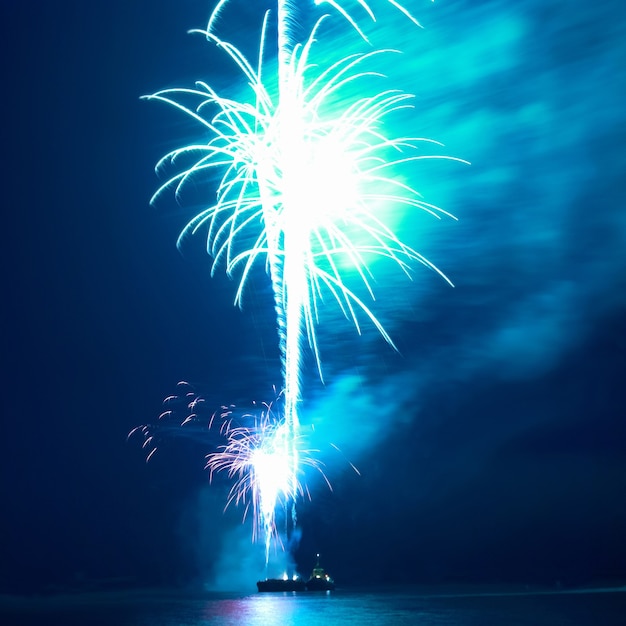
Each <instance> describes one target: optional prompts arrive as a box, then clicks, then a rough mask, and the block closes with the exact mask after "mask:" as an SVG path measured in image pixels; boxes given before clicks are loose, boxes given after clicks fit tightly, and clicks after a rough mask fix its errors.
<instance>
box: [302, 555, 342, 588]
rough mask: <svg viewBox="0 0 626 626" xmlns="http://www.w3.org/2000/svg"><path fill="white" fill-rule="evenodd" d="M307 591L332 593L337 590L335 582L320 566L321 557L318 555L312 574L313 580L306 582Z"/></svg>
mask: <svg viewBox="0 0 626 626" xmlns="http://www.w3.org/2000/svg"><path fill="white" fill-rule="evenodd" d="M306 588H307V591H332V590H333V589H334V588H335V581H334V580H333V579H332V578H331V577H330V575H329V574H328V573H327V572H326V570H325V569H324V568H323V567H322V566H321V565H320V555H319V554H318V555H317V562H316V563H315V567H314V568H313V571H312V572H311V578H309V580H307V582H306Z"/></svg>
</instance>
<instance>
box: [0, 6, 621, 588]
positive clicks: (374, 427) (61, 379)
mask: <svg viewBox="0 0 626 626" xmlns="http://www.w3.org/2000/svg"><path fill="white" fill-rule="evenodd" d="M205 4H206V3H204V2H199V1H192V0H176V1H173V0H172V1H170V0H164V1H162V2H159V3H156V4H155V3H151V2H147V1H146V0H136V1H135V2H121V1H119V2H118V1H115V0H114V1H113V2H107V3H105V2H91V3H85V2H78V1H73V0H71V1H68V2H65V3H63V4H62V6H60V5H58V4H54V3H52V4H51V3H43V2H31V3H24V2H18V1H17V0H4V2H3V4H2V14H1V19H0V21H1V22H2V24H3V26H4V34H3V37H2V45H3V50H2V58H3V67H4V70H5V71H4V72H3V74H4V80H3V98H2V100H3V102H2V110H3V114H2V118H3V122H4V124H3V125H2V138H3V140H2V145H3V149H4V150H3V152H4V158H3V167H2V172H3V197H4V202H3V220H4V229H3V231H4V238H3V245H2V254H3V263H2V267H3V270H4V285H5V286H4V298H3V306H2V309H3V318H4V324H3V331H4V332H3V350H2V353H3V356H4V361H5V363H4V367H3V370H4V375H3V383H4V384H3V386H4V390H3V394H2V398H3V402H2V426H3V428H2V431H3V435H4V436H3V437H2V439H1V444H0V446H1V452H0V499H1V502H2V515H1V516H0V538H1V539H0V592H2V591H16V590H17V591H22V590H26V589H30V588H44V587H46V586H50V585H55V584H59V585H64V584H69V583H71V582H72V581H77V580H80V579H84V578H87V579H101V578H106V577H125V578H127V579H128V580H129V581H133V582H136V583H158V584H171V583H182V582H188V581H192V580H197V579H199V578H206V579H209V578H210V577H211V575H212V574H215V568H216V564H217V563H220V564H223V563H226V562H228V561H229V558H230V562H231V563H232V561H233V560H235V561H236V560H237V559H238V558H241V562H242V563H245V562H246V561H245V558H246V557H245V550H246V545H247V544H246V543H245V542H246V541H247V535H248V533H249V529H248V528H241V527H240V526H239V518H240V512H237V511H231V512H228V513H227V514H226V515H222V513H221V508H222V507H223V502H224V493H225V489H226V485H224V484H221V483H218V484H216V485H214V486H212V487H208V480H207V476H206V473H205V472H204V470H203V465H204V455H205V454H206V452H207V450H206V448H205V446H206V445H207V441H206V435H204V436H199V437H198V438H197V439H195V440H194V439H193V438H191V437H187V438H182V437H180V436H178V435H177V434H176V432H174V433H173V434H172V435H171V437H167V436H166V437H164V440H163V446H162V450H161V452H160V454H158V455H156V456H155V457H154V460H153V461H152V462H151V463H149V464H147V465H146V463H145V453H144V451H142V450H141V449H140V445H139V443H138V442H133V441H131V442H127V440H126V436H127V434H128V432H129V431H130V430H131V429H132V428H134V427H135V426H137V425H138V424H144V423H149V422H152V421H154V420H155V418H156V416H157V415H158V414H159V413H160V411H161V402H162V399H163V398H164V397H165V396H167V395H169V394H170V393H172V392H174V391H175V389H176V383H177V382H178V381H179V380H181V379H185V380H190V381H193V382H194V383H197V384H198V385H199V386H200V387H201V388H202V389H203V390H204V391H206V392H207V394H208V395H209V396H210V398H211V399H212V400H213V401H214V402H215V406H216V407H217V406H219V405H220V404H221V403H227V402H238V401H246V400H254V399H265V398H263V395H264V394H266V395H267V393H268V392H269V390H270V388H271V385H272V384H274V383H276V380H275V378H276V373H277V369H276V368H277V349H276V346H275V340H274V334H273V330H272V327H271V314H266V313H265V312H263V310H264V309H263V303H264V302H265V301H266V300H267V298H268V290H267V289H266V288H264V287H263V286H262V285H259V286H258V287H257V288H255V290H253V292H252V293H251V294H250V300H249V301H248V303H249V305H248V307H247V308H246V310H244V311H243V312H241V311H239V310H237V309H235V308H234V307H233V306H232V298H233V296H234V288H233V284H232V283H231V282H229V281H228V280H227V279H226V278H224V277H222V276H221V275H218V276H216V277H215V278H210V277H209V263H208V259H206V258H205V257H204V255H203V254H202V251H201V248H202V245H203V244H202V242H201V241H200V242H198V243H199V245H198V246H196V247H194V246H193V245H192V246H190V247H189V249H187V250H185V251H183V254H181V253H180V252H179V251H178V250H177V249H176V246H175V242H176V238H177V236H178V233H179V231H180V229H181V228H182V227H183V226H184V225H185V223H186V220H187V218H188V215H189V213H188V212H185V211H183V210H179V209H177V208H176V207H175V206H174V204H173V203H172V204H171V205H169V206H168V205H167V204H165V205H164V206H163V207H157V208H152V207H150V206H149V205H148V200H149V198H150V196H151V194H152V193H153V191H154V190H155V188H156V185H157V180H156V177H155V176H154V173H153V166H154V164H155V162H156V161H157V159H158V158H159V157H160V156H162V154H163V153H164V152H165V151H166V150H167V149H168V148H171V147H172V146H174V145H176V142H177V141H178V140H179V137H178V136H177V130H178V126H177V125H176V122H175V121H174V117H175V116H174V115H173V114H172V112H171V111H167V110H163V109H162V108H160V107H157V106H156V105H154V104H151V103H146V102H143V101H140V100H139V96H141V95H143V94H146V93H150V92H152V91H154V90H156V89H159V88H162V87H166V86H170V85H174V84H177V85H183V84H189V83H190V82H191V81H193V80H194V79H196V78H200V77H202V78H208V79H210V78H211V77H213V76H215V77H216V78H215V80H224V76H225V70H224V68H223V67H222V66H220V65H219V64H218V63H217V62H216V61H215V59H214V57H211V56H209V55H205V50H206V46H207V45H208V44H206V43H205V42H203V41H198V40H196V39H193V38H190V36H189V35H187V34H186V31H187V30H188V29H189V28H193V27H197V26H202V25H203V24H204V20H205V19H206V16H207V15H208V7H207V6H205ZM428 4H430V3H428ZM470 4H471V3H469V2H463V1H460V0H459V1H457V2H444V1H443V0H442V2H441V3H436V4H435V6H436V7H438V10H440V11H441V12H440V13H433V9H432V8H429V11H430V13H429V15H432V17H431V18H430V19H431V24H430V26H428V20H426V19H425V20H424V21H425V22H427V28H426V31H425V32H426V33H430V34H428V35H425V36H429V37H432V40H429V41H434V43H436V44H437V45H438V46H440V49H439V56H438V57H437V59H439V60H441V58H444V59H445V58H446V47H445V46H446V45H447V44H446V43H445V42H446V41H448V42H449V45H450V50H449V55H450V56H452V55H454V56H455V58H458V56H457V55H458V53H459V50H458V45H460V44H459V42H458V41H457V40H448V39H445V41H444V39H437V37H439V36H441V37H443V38H445V37H446V36H451V37H452V36H458V37H464V36H467V37H469V35H467V32H468V31H469V30H471V29H470V28H469V27H468V26H467V23H475V24H477V28H478V27H481V28H482V27H484V28H487V27H490V28H492V31H490V32H492V34H493V33H500V34H501V36H502V41H503V42H504V43H502V46H503V48H505V49H506V52H501V51H495V52H493V55H494V56H495V57H498V56H500V57H501V58H500V60H499V61H498V62H497V63H500V65H501V66H498V67H496V68H495V69H493V70H490V69H489V68H490V67H491V66H489V63H488V61H487V60H486V58H482V57H479V56H476V57H475V58H480V59H482V60H481V63H483V64H484V65H482V66H481V67H478V68H474V70H473V72H474V73H472V72H470V70H468V69H467V68H465V69H464V70H463V72H465V73H464V74H462V73H461V69H459V68H460V63H461V62H460V61H455V63H458V65H455V63H452V62H450V63H449V66H446V68H447V73H444V75H442V78H441V81H442V82H443V83H445V87H441V88H439V87H437V86H436V85H433V86H432V88H430V87H429V89H427V90H425V91H428V92H429V93H430V95H426V96H424V100H425V102H426V104H427V106H428V107H433V109H434V108H437V107H439V108H438V109H437V111H444V112H443V113H440V112H435V113H431V114H428V115H427V119H428V124H430V125H431V126H432V127H435V128H436V126H437V123H438V121H439V122H440V121H441V120H445V119H446V118H445V116H446V115H455V116H457V117H458V116H459V115H460V112H459V111H458V110H457V107H458V109H461V108H462V110H463V111H465V112H466V113H465V114H466V118H465V119H467V120H469V122H468V125H469V123H470V122H471V124H472V125H473V127H474V128H478V129H479V130H472V131H468V130H466V129H465V128H464V127H463V124H462V122H459V124H458V127H455V128H451V129H449V130H448V131H445V129H438V130H439V132H438V133H437V135H438V136H440V135H442V134H444V135H445V134H446V132H447V134H448V136H449V138H448V137H446V142H447V143H448V144H450V143H452V145H453V146H454V150H455V152H457V153H459V152H460V153H462V154H463V156H465V155H466V154H467V157H468V158H469V159H470V160H471V161H472V162H473V163H474V162H477V163H476V164H475V165H473V166H472V168H470V169H469V171H466V172H463V173H462V174H459V177H460V178H458V179H457V182H456V183H452V182H451V183H450V186H451V191H450V192H449V194H448V196H446V199H447V198H448V197H449V198H452V202H453V203H454V207H453V208H454V211H455V212H456V213H457V214H461V215H460V217H461V225H460V226H459V228H458V229H457V230H456V231H446V234H445V236H442V237H441V240H440V241H439V243H440V244H441V253H440V257H439V259H438V261H440V260H446V263H447V264H446V271H448V272H449V273H450V274H451V275H453V276H454V278H455V281H456V282H457V287H456V288H455V289H454V290H447V288H445V287H443V286H442V287H440V286H439V285H436V284H435V282H434V281H432V280H431V278H430V277H427V279H425V283H426V285H427V286H426V287H420V286H419V285H418V286H417V287H416V293H417V295H416V296H415V298H414V300H412V301H411V302H410V304H409V306H403V307H402V310H401V311H400V310H399V309H398V310H394V303H396V302H398V301H399V300H397V298H398V295H397V294H398V292H397V291H395V292H394V295H392V296H391V297H390V299H389V306H388V309H387V310H386V311H385V314H386V315H387V317H388V319H390V320H391V323H392V326H393V328H394V336H397V337H398V338H399V339H398V344H399V347H400V348H401V352H402V355H401V356H398V355H395V354H394V353H392V352H391V351H390V350H389V349H388V348H387V347H386V346H384V345H382V342H380V340H379V339H377V338H376V337H374V336H373V335H368V336H366V338H365V339H361V338H358V337H353V336H352V335H351V334H350V333H351V332H352V331H351V330H350V329H349V328H344V327H341V328H339V327H337V326H336V325H334V321H333V320H332V319H331V322H333V324H331V323H330V322H328V326H327V332H328V335H327V336H326V337H325V338H324V339H323V342H324V343H323V345H322V351H323V355H324V354H326V355H329V354H331V353H332V351H333V348H335V349H336V348H337V347H340V348H341V354H340V355H338V356H336V357H335V358H333V357H332V356H331V357H329V364H328V379H329V380H328V382H327V388H322V387H321V385H320V384H319V383H317V382H315V381H314V376H311V377H310V379H311V380H310V384H311V389H312V391H311V397H310V399H309V409H308V414H309V416H311V420H312V421H316V420H318V419H319V420H322V417H321V416H324V415H325V416H328V415H330V414H332V415H336V414H341V413H345V416H344V417H342V419H341V421H340V422H339V421H338V418H334V421H333V420H329V419H327V420H326V421H325V422H324V423H323V424H322V423H320V424H319V426H320V432H321V433H322V434H321V435H320V437H322V436H326V435H327V436H328V438H329V440H330V439H332V440H333V441H337V442H339V443H341V448H342V450H344V452H345V454H346V455H347V456H348V457H349V458H350V459H351V460H354V461H355V462H356V464H357V465H358V466H359V469H360V471H361V476H360V477H359V476H357V475H356V474H354V473H353V472H351V470H350V469H349V466H348V465H347V464H346V463H344V462H343V461H341V460H340V459H338V458H337V457H333V456H332V455H330V454H329V453H325V454H326V456H324V460H325V462H326V463H327V467H328V473H329V477H330V478H331V480H332V482H333V483H334V491H333V492H332V493H331V492H328V491H327V490H325V489H324V488H322V486H320V485H318V486H316V487H315V489H314V497H313V500H312V502H310V503H309V502H305V503H303V504H302V506H301V512H300V519H301V524H302V529H303V539H302V544H301V547H300V550H299V552H298V553H297V555H296V557H297V559H298V561H299V562H301V563H302V568H303V569H305V570H306V569H307V568H308V567H309V565H310V560H311V559H310V555H311V554H313V553H314V552H316V551H322V552H323V553H325V554H326V555H327V562H328V565H329V569H330V568H332V570H333V571H334V573H335V575H336V577H337V578H339V579H343V580H355V581H357V580H359V579H362V578H363V577H364V574H367V576H369V575H370V572H372V571H373V572H374V575H375V576H376V577H379V578H380V579H381V580H388V581H393V580H398V579H401V578H407V577H408V578H410V579H411V580H415V581H419V582H449V581H457V580H465V581H481V582H507V581H515V582H534V581H537V582H543V583H549V584H554V583H555V582H556V581H563V582H564V583H565V584H582V583H587V582H593V581H599V580H609V579H612V580H617V579H623V578H625V577H626V541H625V539H624V537H626V498H624V494H625V493H626V422H625V417H624V415H625V412H626V411H625V408H626V389H625V386H624V371H626V339H625V337H626V299H625V298H624V295H623V294H624V286H625V279H626V265H625V260H626V255H625V254H624V252H625V251H626V247H625V246H624V244H625V243H626V237H625V234H626V214H625V213H624V211H625V210H626V204H625V199H626V194H625V193H624V191H625V188H626V187H625V186H626V183H625V182H624V181H626V161H625V159H624V139H625V138H626V125H625V124H626V123H625V119H626V118H625V117H624V113H623V106H621V107H620V104H619V98H618V96H619V95H620V93H621V95H622V101H621V102H623V97H624V96H626V92H625V91H624V87H625V85H626V79H625V76H624V74H625V72H626V70H625V69H624V68H625V67H626V52H625V48H624V44H623V41H624V40H626V37H624V36H623V35H624V34H626V33H625V31H626V27H625V26H624V9H623V7H622V6H621V3H619V2H611V1H607V2H599V3H595V5H594V6H593V7H586V8H585V9H584V11H585V12H584V15H583V14H582V13H581V12H582V9H581V10H580V11H579V9H578V8H577V9H576V11H577V12H578V13H572V11H571V7H570V6H569V5H568V3H566V2H551V3H548V5H546V6H544V5H545V3H541V2H534V1H532V0H526V1H525V2H522V3H519V5H518V4H516V8H515V9H511V8H510V7H509V8H508V9H507V6H508V5H506V3H503V2H497V1H494V2H489V3H486V4H485V6H484V7H483V8H482V10H481V11H480V12H479V11H478V10H477V9H476V8H474V9H472V8H471V7H470V6H469V5H470ZM444 5H448V6H444ZM540 5H541V6H540ZM486 15H489V18H487V17H485V16H486ZM505 15H506V16H509V17H511V19H510V20H509V21H508V22H507V21H506V20H505V19H504V17H503V16H505ZM479 18H480V19H479ZM240 20H241V21H242V22H243V24H242V25H241V32H249V23H248V21H252V20H251V18H250V17H249V16H240ZM481 20H482V21H481ZM499 20H501V21H499ZM522 23H523V24H525V25H526V26H528V27H529V26H534V28H535V30H534V31H533V30H532V29H530V28H529V31H528V32H529V33H531V32H532V33H534V34H532V35H531V34H526V35H520V34H519V33H518V34H517V35H513V34H511V32H512V31H508V30H507V28H508V27H510V26H511V25H512V24H517V25H519V24H522ZM490 24H491V26H489V25H490ZM429 28H430V30H429ZM246 29H248V30H246ZM462 33H466V34H465V35H463V34H462ZM514 36H515V37H518V38H519V40H520V41H523V42H524V48H523V50H522V51H521V52H520V51H519V50H517V49H515V50H516V51H515V54H516V55H517V56H514V54H513V50H514V46H512V45H511V46H510V47H508V46H509V44H508V43H507V42H508V41H509V39H508V38H513V37H514ZM511 40H512V39H511ZM620 42H621V43H620ZM585 51H586V52H585ZM499 53H501V54H499ZM509 53H510V54H511V59H510V60H509V59H508V57H507V58H505V57H506V54H509ZM502 59H504V60H502ZM493 63H494V64H495V63H496V61H493ZM507 64H508V65H507ZM481 68H482V69H481ZM433 72H434V74H433V75H435V76H436V70H433ZM455 72H456V73H455ZM481 72H482V74H481ZM455 77H456V78H455ZM459 77H460V78H459ZM455 80H459V81H460V82H458V83H457V82H455ZM537 94H547V95H546V96H545V97H546V100H545V101H543V100H541V99H540V98H539V96H537ZM521 99H525V102H526V104H527V105H528V106H527V108H525V109H524V110H523V111H522V107H521V105H520V104H519V102H520V100H521ZM512 100H514V101H515V102H512ZM455 102H458V104H455ZM546 102H547V104H546ZM550 107H552V108H550ZM446 111H448V113H446ZM620 111H621V112H620ZM561 113H562V117H561ZM511 122H514V124H513V125H512V126H511ZM521 125H523V126H521ZM468 137H469V138H471V137H481V138H484V143H482V144H481V145H480V146H478V145H474V146H470V145H469V142H467V143H466V139H467V138H468ZM455 139H456V140H457V143H456V145H455V143H454V142H455ZM511 172H513V173H511ZM508 176H510V177H511V178H508ZM459 181H460V182H459ZM463 185H464V186H465V188H464V190H462V189H461V186H463ZM462 191H463V193H462V195H461V192H462ZM455 194H457V195H456V197H455ZM444 196H445V194H444ZM432 245H433V250H434V251H435V252H437V241H436V242H435V243H434V244H432ZM429 280H431V282H428V281H429ZM407 289H409V287H407ZM258 303H261V304H260V305H259V306H257V307H256V308H255V304H258ZM344 348H345V349H344ZM336 352H339V350H336ZM242 382H244V383H245V384H242ZM329 423H330V425H329ZM325 429H326V430H325ZM236 568H237V566H236V565H235V566H234V569H236Z"/></svg>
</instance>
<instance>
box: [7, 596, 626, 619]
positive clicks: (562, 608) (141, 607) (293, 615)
mask: <svg viewBox="0 0 626 626" xmlns="http://www.w3.org/2000/svg"><path fill="white" fill-rule="evenodd" d="M0 623H1V624H3V625H6V626H44V625H45V626H56V625H57V624H59V625H60V624H63V626H207V625H219V626H313V625H315V626H344V625H347V624H359V625H362V626H369V625H372V626H374V625H375V626H408V625H415V624H417V625H419V626H596V625H602V626H626V591H624V590H622V591H621V592H613V593H581V594H550V595H545V594H535V595H533V594H527V595H497V594H487V595H457V596H452V595H445V596H444V595H439V596H435V595H424V594H423V593H417V592H411V591H385V592H380V593H372V592H366V593H364V592H356V591H341V590H340V591H336V592H328V593H323V592H322V593H311V592H309V593H299V594H298V593H283V594H250V595H239V596H237V595H235V594H202V595H194V596H191V595H188V594H187V595H181V594H167V593H157V592H150V593H136V592H135V593H121V592H120V593H114V594H113V593H111V594H82V595H77V596H65V597H62V598H60V597H57V598H43V599H42V598H34V599H33V598H30V599H29V598H22V599H10V598H9V599H7V598H4V599H0Z"/></svg>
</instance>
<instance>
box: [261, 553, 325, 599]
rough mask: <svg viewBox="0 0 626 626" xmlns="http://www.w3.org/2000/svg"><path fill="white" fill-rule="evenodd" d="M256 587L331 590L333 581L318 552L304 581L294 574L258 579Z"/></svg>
mask: <svg viewBox="0 0 626 626" xmlns="http://www.w3.org/2000/svg"><path fill="white" fill-rule="evenodd" d="M256 588H257V589H258V590H259V592H281V591H332V590H333V589H334V588H335V581H334V580H333V579H332V578H331V577H330V576H329V574H328V573H327V572H326V570H325V569H324V568H323V567H322V566H321V565H320V555H319V554H318V555H317V561H316V563H315V567H314V568H313V571H312V572H311V577H310V578H309V580H307V581H305V580H304V579H303V578H301V577H300V576H294V577H293V578H288V577H287V576H285V577H284V578H266V579H265V580H258V581H257V583H256Z"/></svg>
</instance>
